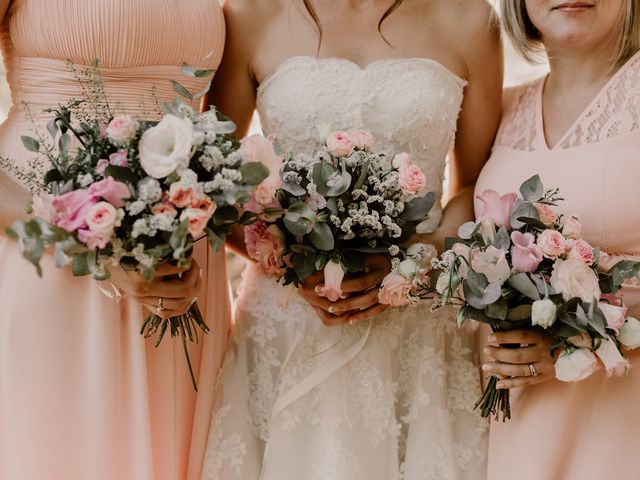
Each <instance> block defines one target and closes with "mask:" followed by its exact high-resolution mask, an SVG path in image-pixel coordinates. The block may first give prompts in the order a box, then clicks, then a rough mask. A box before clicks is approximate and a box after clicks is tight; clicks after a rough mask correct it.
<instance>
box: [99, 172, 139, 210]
mask: <svg viewBox="0 0 640 480" xmlns="http://www.w3.org/2000/svg"><path fill="white" fill-rule="evenodd" d="M89 193H90V194H91V195H93V196H94V197H100V198H102V199H103V200H106V201H107V202H109V203H110V204H111V205H113V206H114V207H117V208H120V207H122V206H124V200H126V199H127V198H129V197H130V196H131V192H130V191H129V187H127V186H126V185H125V184H124V183H122V182H117V181H116V180H114V179H113V177H107V178H105V179H104V180H100V181H99V182H96V183H94V184H93V185H91V186H90V187H89Z"/></svg>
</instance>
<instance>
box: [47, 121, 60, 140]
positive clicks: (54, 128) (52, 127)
mask: <svg viewBox="0 0 640 480" xmlns="http://www.w3.org/2000/svg"><path fill="white" fill-rule="evenodd" d="M47 131H48V132H49V135H51V139H52V140H55V139H56V135H58V124H57V123H56V119H55V118H54V119H53V120H51V121H50V122H48V123H47Z"/></svg>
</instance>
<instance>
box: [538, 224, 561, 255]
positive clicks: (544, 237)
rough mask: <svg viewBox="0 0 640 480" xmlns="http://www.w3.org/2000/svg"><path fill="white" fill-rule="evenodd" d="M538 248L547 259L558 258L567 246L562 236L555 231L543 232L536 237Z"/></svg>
mask: <svg viewBox="0 0 640 480" xmlns="http://www.w3.org/2000/svg"><path fill="white" fill-rule="evenodd" d="M538 246H539V247H540V248H541V249H542V253H543V255H544V256H545V257H547V258H558V257H559V256H560V255H562V254H563V253H565V252H566V250H567V245H566V240H565V238H564V236H562V234H561V233H560V232H558V231H557V230H550V229H548V230H544V231H543V232H542V233H540V235H538Z"/></svg>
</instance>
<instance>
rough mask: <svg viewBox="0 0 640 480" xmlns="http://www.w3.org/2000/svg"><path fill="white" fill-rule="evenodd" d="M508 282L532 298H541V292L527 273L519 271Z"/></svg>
mask: <svg viewBox="0 0 640 480" xmlns="http://www.w3.org/2000/svg"><path fill="white" fill-rule="evenodd" d="M507 283H508V284H509V285H510V286H511V287H512V288H514V289H515V290H517V291H518V292H520V293H521V294H522V295H524V296H525V297H528V298H530V299H531V300H540V298H541V297H540V292H538V288H537V287H536V285H535V284H534V283H533V281H532V280H531V279H530V278H529V276H528V275H527V274H526V273H518V274H516V275H514V276H513V277H511V278H509V280H507Z"/></svg>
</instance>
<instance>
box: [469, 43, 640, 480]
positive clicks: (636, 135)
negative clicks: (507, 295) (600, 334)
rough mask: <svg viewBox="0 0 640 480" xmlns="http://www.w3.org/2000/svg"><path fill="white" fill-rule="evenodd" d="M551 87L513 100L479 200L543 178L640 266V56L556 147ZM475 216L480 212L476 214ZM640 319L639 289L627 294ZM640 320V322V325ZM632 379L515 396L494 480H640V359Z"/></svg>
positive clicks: (604, 242)
mask: <svg viewBox="0 0 640 480" xmlns="http://www.w3.org/2000/svg"><path fill="white" fill-rule="evenodd" d="M543 88H544V79H541V80H538V81H537V82H534V83H532V84H528V85H524V86H521V87H518V88H516V89H514V90H512V91H510V92H508V95H507V99H506V102H505V106H504V109H505V111H504V112H503V120H502V125H501V127H500V130H499V132H498V137H497V140H496V144H495V146H494V149H493V153H492V156H491V158H490V160H489V162H488V163H487V165H486V166H485V168H484V170H483V171H482V174H481V175H480V178H479V180H478V183H477V186H476V191H477V192H480V191H482V190H484V189H487V188H492V189H494V190H496V191H498V192H499V193H501V194H504V193H507V192H510V191H517V189H518V187H519V186H520V184H521V183H522V182H523V181H524V180H526V179H527V178H529V177H530V176H532V175H534V174H536V173H538V174H540V177H541V178H542V181H543V182H544V184H545V186H546V187H559V188H560V193H561V196H562V197H564V198H565V199H566V201H564V202H562V204H561V209H562V210H563V211H564V213H567V214H575V215H577V216H578V217H579V218H580V220H581V222H582V224H583V227H584V230H583V236H584V238H585V239H586V240H587V241H589V242H590V243H591V244H592V245H599V246H601V248H602V250H603V251H605V252H608V253H609V254H611V255H612V256H613V260H614V261H616V260H617V259H619V258H624V257H631V258H634V257H638V256H640V186H639V179H640V53H639V54H636V55H635V56H634V57H633V58H631V59H630V60H628V61H627V63H626V64H625V65H624V66H623V67H622V68H621V69H620V70H618V72H617V73H616V74H615V76H613V77H612V78H611V80H610V81H609V82H608V83H607V85H606V86H605V87H604V88H603V89H602V90H601V92H600V93H599V94H598V95H597V96H596V97H595V98H594V99H593V101H592V103H591V104H590V105H589V107H588V108H587V109H586V110H585V111H584V112H583V114H582V115H581V116H580V117H579V118H578V119H577V120H576V122H575V123H574V125H573V126H572V127H571V128H570V129H569V131H567V132H566V134H565V135H564V137H563V138H562V139H561V140H560V141H559V143H558V145H557V146H554V147H550V146H548V145H547V144H546V141H545V136H544V130H543V120H542V118H543V117H542V107H541V105H542V102H541V98H542V97H541V95H542V89H543ZM476 207H478V205H476ZM623 296H624V299H625V302H626V303H627V305H628V306H629V307H630V314H631V315H633V316H636V317H638V315H640V287H638V286H633V285H630V286H628V287H626V288H624V289H623ZM638 318H640V317H638ZM628 357H629V359H630V361H631V362H632V363H633V364H635V366H634V368H631V370H630V372H629V374H628V375H626V376H624V377H622V378H619V377H611V378H607V376H606V373H605V372H604V371H602V370H601V371H599V372H597V373H595V374H594V375H592V376H591V377H590V378H588V379H587V380H585V381H582V382H578V383H561V382H559V381H556V380H553V381H549V382H545V383H543V384H540V385H535V386H531V387H526V388H524V389H520V390H514V391H512V399H513V412H512V413H513V418H512V419H511V420H510V421H508V422H506V423H495V422H494V423H492V425H491V435H490V447H489V450H490V452H489V472H488V478H489V479H490V480H502V479H509V480H512V479H518V480H578V479H579V480H600V479H604V478H620V479H622V478H625V479H631V478H640V467H639V465H640V464H639V463H638V462H639V456H640V443H639V441H638V439H639V438H640V415H639V414H638V405H639V402H640V354H637V353H631V354H629V355H628Z"/></svg>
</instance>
